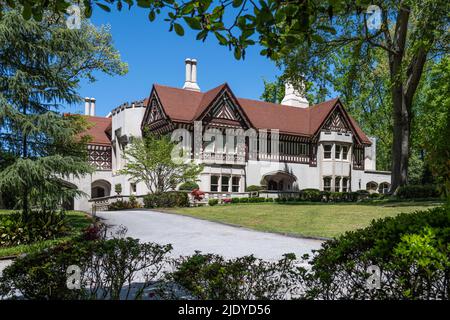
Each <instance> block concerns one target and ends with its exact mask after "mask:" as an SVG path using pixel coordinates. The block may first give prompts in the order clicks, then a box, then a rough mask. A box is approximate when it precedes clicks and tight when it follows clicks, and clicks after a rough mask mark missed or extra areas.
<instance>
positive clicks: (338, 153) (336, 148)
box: [334, 144, 341, 159]
mask: <svg viewBox="0 0 450 320" xmlns="http://www.w3.org/2000/svg"><path fill="white" fill-rule="evenodd" d="M334 158H335V159H340V158H341V146H340V145H338V144H337V145H335V146H334Z"/></svg>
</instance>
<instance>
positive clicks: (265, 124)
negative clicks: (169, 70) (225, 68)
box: [154, 83, 371, 144]
mask: <svg viewBox="0 0 450 320" xmlns="http://www.w3.org/2000/svg"><path fill="white" fill-rule="evenodd" d="M224 89H229V87H228V85H227V84H226V83H224V84H222V85H220V86H217V87H215V88H214V89H211V90H209V91H206V92H204V93H202V92H197V91H191V90H185V89H179V88H172V87H167V86H162V85H159V84H155V85H154V90H155V92H156V94H157V96H158V98H159V99H160V102H161V105H162V107H163V109H164V111H165V113H166V114H167V116H168V117H169V118H170V119H171V120H173V121H180V122H192V121H194V120H196V119H198V117H199V116H200V115H201V114H202V113H203V112H204V111H205V109H206V108H207V107H208V106H209V105H210V104H211V102H212V101H214V98H215V97H217V95H219V94H220V92H221V91H222V90H224ZM230 93H231V94H232V92H231V90H230ZM233 97H234V96H233ZM237 102H238V104H239V105H240V106H241V108H242V109H243V111H244V113H245V115H246V116H247V118H248V119H249V121H250V122H251V124H252V125H253V127H255V128H256V129H279V130H280V133H285V134H292V135H302V136H312V135H314V134H315V133H316V132H317V130H318V129H319V128H320V126H321V125H322V123H323V122H324V121H325V119H326V118H327V117H328V115H329V114H330V112H331V111H332V110H333V109H334V108H337V106H338V105H339V103H338V102H339V99H338V98H335V99H332V100H328V101H325V102H322V103H319V104H316V105H314V106H311V107H309V108H297V107H292V106H286V105H280V104H275V103H270V102H264V101H258V100H251V99H244V98H237ZM348 116H349V115H348ZM349 121H350V124H351V126H352V127H353V128H354V131H355V132H356V135H357V136H358V137H359V139H360V140H361V141H362V142H363V143H364V144H371V142H370V140H369V139H368V138H367V136H366V135H365V134H364V132H363V131H362V130H361V128H360V127H359V126H358V124H357V123H356V121H355V120H354V119H353V118H352V117H350V116H349Z"/></svg>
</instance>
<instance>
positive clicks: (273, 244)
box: [97, 210, 322, 260]
mask: <svg viewBox="0 0 450 320" xmlns="http://www.w3.org/2000/svg"><path fill="white" fill-rule="evenodd" d="M97 215H98V216H99V217H101V218H103V219H105V223H106V224H108V225H111V226H112V227H113V230H114V228H117V227H119V226H120V225H123V226H125V227H126V228H127V229H128V233H127V236H131V237H134V238H138V239H140V240H141V241H142V242H156V243H159V244H168V243H170V244H172V246H173V248H174V249H173V252H172V255H173V256H180V255H190V254H193V253H194V252H195V250H200V251H202V252H203V253H216V254H221V255H223V256H225V257H227V258H232V257H239V256H243V255H248V254H252V253H253V254H254V255H255V256H256V257H258V258H263V259H266V260H274V259H279V258H281V256H282V255H283V254H284V253H290V252H292V253H295V254H296V255H297V258H300V257H301V256H302V255H303V254H305V253H311V250H313V249H318V248H319V247H320V245H321V243H322V241H319V240H313V239H300V238H294V237H288V236H282V235H278V234H273V233H266V232H259V231H253V230H249V229H245V228H238V227H232V226H227V225H224V224H220V223H215V222H210V221H205V220H200V219H195V218H191V217H186V216H181V215H176V214H169V213H160V212H155V211H140V210H136V211H133V210H127V211H109V212H98V213H97Z"/></svg>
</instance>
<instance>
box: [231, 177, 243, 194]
mask: <svg viewBox="0 0 450 320" xmlns="http://www.w3.org/2000/svg"><path fill="white" fill-rule="evenodd" d="M240 181H241V178H240V177H233V179H232V185H231V191H233V192H239V182H240Z"/></svg>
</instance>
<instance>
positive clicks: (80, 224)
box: [0, 210, 93, 258]
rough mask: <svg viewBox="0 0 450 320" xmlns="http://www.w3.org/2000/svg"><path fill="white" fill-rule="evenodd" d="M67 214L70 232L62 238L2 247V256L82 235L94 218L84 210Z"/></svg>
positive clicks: (0, 254)
mask: <svg viewBox="0 0 450 320" xmlns="http://www.w3.org/2000/svg"><path fill="white" fill-rule="evenodd" d="M11 212H12V211H11V210H0V214H9V213H11ZM66 214H67V219H68V221H69V225H70V226H71V231H70V234H68V235H67V236H64V237H61V238H57V239H52V240H45V241H39V242H35V243H32V244H26V245H18V246H14V247H4V248H2V247H0V258H1V257H8V256H16V255H19V254H23V253H29V252H32V251H35V250H42V249H45V248H49V247H52V246H54V245H57V244H60V243H63V242H66V241H69V240H71V239H72V238H74V237H76V236H78V235H80V234H81V232H82V230H83V229H86V228H87V227H88V226H89V225H90V224H91V223H92V221H93V220H92V218H91V217H90V216H88V215H87V214H86V213H84V212H80V211H68V212H67V213H66Z"/></svg>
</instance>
